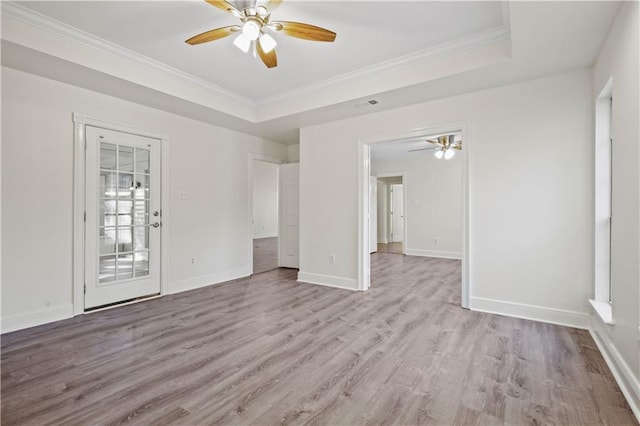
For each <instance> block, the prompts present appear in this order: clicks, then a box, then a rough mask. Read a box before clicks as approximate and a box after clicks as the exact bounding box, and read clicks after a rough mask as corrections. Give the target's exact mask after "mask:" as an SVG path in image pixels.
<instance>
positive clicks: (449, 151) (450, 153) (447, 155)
mask: <svg viewBox="0 0 640 426" xmlns="http://www.w3.org/2000/svg"><path fill="white" fill-rule="evenodd" d="M454 155H456V153H455V151H454V150H453V149H451V148H449V149H447V150H446V151H445V152H444V159H445V160H451V159H452V158H453V156H454Z"/></svg>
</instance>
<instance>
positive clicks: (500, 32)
mask: <svg viewBox="0 0 640 426" xmlns="http://www.w3.org/2000/svg"><path fill="white" fill-rule="evenodd" d="M1 3H2V5H1V6H2V8H1V12H0V14H2V15H6V16H8V17H10V18H12V19H16V20H18V21H21V22H23V23H26V24H28V25H32V26H34V27H36V28H38V29H41V30H44V31H47V32H49V33H52V34H56V35H58V36H60V37H63V38H65V39H67V40H70V41H73V42H76V43H78V44H80V45H83V46H87V47H89V48H92V49H96V50H98V51H101V52H105V53H108V54H110V55H113V56H115V57H118V58H121V59H123V60H125V61H128V62H130V63H132V64H134V65H137V66H142V67H145V68H148V69H153V70H154V71H156V72H158V73H161V74H164V75H167V76H168V77H170V78H174V79H177V80H179V81H183V82H186V83H189V84H192V85H195V86H196V87H201V88H203V89H205V90H209V91H211V92H214V93H219V94H220V95H223V96H226V97H228V98H231V99H234V100H237V101H238V102H240V103H242V104H244V105H246V106H248V107H251V108H253V109H254V111H256V112H257V111H258V110H259V109H261V108H267V107H268V106H269V104H272V103H275V102H280V101H284V100H291V99H294V98H297V97H302V96H305V95H309V94H313V92H317V91H320V90H323V89H326V88H328V87H329V86H339V85H346V84H349V83H353V82H357V81H362V80H364V79H367V78H371V77H374V76H375V75H380V74H386V73H392V72H394V71H398V70H402V69H406V68H409V67H412V66H415V65H419V64H424V63H428V62H430V61H434V60H436V59H439V58H442V57H445V56H448V55H453V54H456V53H460V52H463V51H466V50H472V49H474V48H478V47H482V46H485V45H488V44H491V43H495V42H498V41H501V40H506V39H509V38H510V35H511V34H510V23H509V21H510V19H509V18H510V13H509V2H508V1H504V2H503V3H502V20H503V25H501V26H498V27H495V28H492V29H489V30H485V31H482V32H479V33H475V34H472V35H470V36H467V37H463V38H460V39H457V40H453V41H450V42H447V43H443V44H440V45H438V46H434V47H432V48H428V49H425V50H422V51H418V52H414V53H411V54H408V55H404V56H400V57H397V58H394V59H391V60H388V61H384V62H381V63H378V64H375V65H372V66H369V67H364V68H361V69H359V70H355V71H352V72H348V73H344V74H341V75H338V76H336V77H333V78H329V79H326V80H322V81H319V82H316V83H313V84H310V85H306V86H302V87H299V88H297V89H292V90H288V91H286V92H285V93H283V94H280V95H277V96H272V97H267V98H264V99H260V100H254V99H251V98H248V97H246V96H243V95H241V94H239V93H237V92H234V91H231V90H229V89H226V88H224V87H221V86H218V85H216V84H214V83H211V82H209V81H207V80H204V79H201V78H199V77H196V76H194V75H192V74H189V73H187V72H184V71H181V70H179V69H177V68H174V67H171V66H169V65H167V64H165V63H162V62H160V61H157V60H155V59H152V58H149V57H146V56H144V55H141V54H139V53H137V52H134V51H132V50H130V49H127V48H124V47H122V46H119V45H117V44H115V43H112V42H109V41H107V40H104V39H101V38H99V37H97V36H95V35H93V34H90V33H88V32H86V31H83V30H80V29H78V28H75V27H73V26H70V25H68V24H65V23H63V22H60V21H58V20H55V19H53V18H50V17H48V16H46V15H43V14H41V13H39V12H36V11H34V10H32V9H29V8H27V7H25V6H22V5H20V4H18V3H16V2H13V1H1ZM257 122H260V120H258V121H257Z"/></svg>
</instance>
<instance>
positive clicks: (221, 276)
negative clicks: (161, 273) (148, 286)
mask: <svg viewBox="0 0 640 426" xmlns="http://www.w3.org/2000/svg"><path fill="white" fill-rule="evenodd" d="M249 275H251V274H250V273H249V268H248V267H244V268H239V269H230V270H228V271H220V272H217V273H215V274H210V275H201V276H199V277H194V278H189V279H186V280H181V281H176V282H173V283H169V291H168V292H167V294H175V293H182V292H183V291H189V290H195V289H197V288H201V287H207V286H210V285H214V284H220V283H223V282H226V281H231V280H236V279H238V278H244V277H248V276H249Z"/></svg>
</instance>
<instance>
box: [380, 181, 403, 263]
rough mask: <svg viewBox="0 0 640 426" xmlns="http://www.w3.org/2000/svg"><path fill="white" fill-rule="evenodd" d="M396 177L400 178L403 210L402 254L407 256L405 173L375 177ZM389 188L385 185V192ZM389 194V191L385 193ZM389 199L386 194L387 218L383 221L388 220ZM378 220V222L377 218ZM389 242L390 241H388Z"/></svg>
mask: <svg viewBox="0 0 640 426" xmlns="http://www.w3.org/2000/svg"><path fill="white" fill-rule="evenodd" d="M396 176H400V177H401V178H402V209H403V212H402V213H403V216H402V226H403V231H402V254H407V235H408V232H407V172H391V173H380V174H378V175H376V177H378V178H386V177H396ZM389 186H391V185H390V184H386V187H387V190H388V189H389ZM387 192H389V191H387ZM390 201H391V200H390V197H389V194H387V217H386V218H385V220H387V219H388V216H389V215H388V213H389V212H388V210H389V203H390ZM378 220H380V219H379V218H378ZM387 240H389V229H388V227H387ZM390 242H391V241H390Z"/></svg>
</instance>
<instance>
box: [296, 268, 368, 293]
mask: <svg viewBox="0 0 640 426" xmlns="http://www.w3.org/2000/svg"><path fill="white" fill-rule="evenodd" d="M298 282H301V283H307V284H315V285H322V286H325V287H334V288H340V289H342V290H351V291H360V290H358V280H356V279H355V278H344V277H336V276H333V275H323V274H314V273H310V272H303V271H300V272H298Z"/></svg>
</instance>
